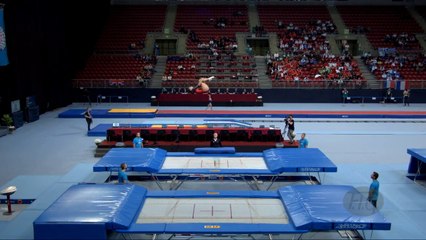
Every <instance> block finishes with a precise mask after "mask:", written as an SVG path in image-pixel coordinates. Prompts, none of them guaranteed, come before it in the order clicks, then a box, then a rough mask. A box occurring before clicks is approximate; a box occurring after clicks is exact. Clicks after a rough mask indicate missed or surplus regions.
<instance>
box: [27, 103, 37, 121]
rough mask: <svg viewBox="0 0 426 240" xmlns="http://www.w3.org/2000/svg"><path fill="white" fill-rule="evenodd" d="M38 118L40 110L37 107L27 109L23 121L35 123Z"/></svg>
mask: <svg viewBox="0 0 426 240" xmlns="http://www.w3.org/2000/svg"><path fill="white" fill-rule="evenodd" d="M39 118H40V110H39V107H38V106H37V105H36V106H33V107H29V108H27V110H26V114H25V121H27V122H34V121H37V120H38V119H39Z"/></svg>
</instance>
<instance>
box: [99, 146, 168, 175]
mask: <svg viewBox="0 0 426 240" xmlns="http://www.w3.org/2000/svg"><path fill="white" fill-rule="evenodd" d="M166 154H167V151H166V150H163V149H160V148H113V149H111V150H109V151H108V152H107V154H105V156H103V157H102V158H101V160H99V161H98V162H97V163H96V164H95V165H94V166H93V171H94V172H105V171H118V170H119V169H120V165H121V163H126V164H127V171H129V172H133V171H134V172H154V173H155V172H158V170H159V169H160V168H161V166H162V165H163V162H164V160H165V158H166Z"/></svg>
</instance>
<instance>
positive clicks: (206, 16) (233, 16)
mask: <svg viewBox="0 0 426 240" xmlns="http://www.w3.org/2000/svg"><path fill="white" fill-rule="evenodd" d="M220 23H223V24H224V25H223V26H218V24H220ZM182 28H183V29H185V30H186V31H188V30H190V31H193V32H195V34H196V36H197V38H198V40H199V41H201V42H204V43H208V42H209V41H210V38H218V37H221V36H224V37H228V38H235V33H236V32H248V31H249V29H248V16H247V7H246V6H244V5H240V6H239V5H232V6H231V5H226V6H225V5H224V6H221V5H196V6H191V5H179V6H178V10H177V15H176V21H175V29H174V30H175V32H179V31H180V30H182ZM197 44H198V42H195V41H190V40H188V46H187V48H188V50H190V51H191V52H193V53H196V51H197Z"/></svg>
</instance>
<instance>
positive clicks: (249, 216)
mask: <svg viewBox="0 0 426 240" xmlns="http://www.w3.org/2000/svg"><path fill="white" fill-rule="evenodd" d="M354 192H357V190H356V189H355V188H353V187H351V186H334V185H299V186H288V187H284V188H280V189H279V190H278V191H214V192H209V191H147V190H146V189H145V188H143V187H140V186H136V185H133V184H124V185H117V184H114V185H112V184H80V185H74V186H71V187H70V188H69V189H68V190H67V191H66V192H65V193H64V194H62V195H61V196H60V197H59V198H58V199H57V200H56V201H55V202H54V203H52V205H51V206H50V207H49V208H47V209H46V210H45V211H44V212H43V213H42V214H41V215H40V216H39V217H38V218H37V219H36V220H35V221H34V223H33V226H34V239H36V240H40V239H57V240H61V239H107V237H108V235H107V233H109V232H116V233H120V234H123V235H127V234H152V235H153V239H154V238H155V236H156V235H157V234H171V235H172V236H174V235H176V234H212V235H220V236H223V235H226V234H266V235H269V237H270V238H271V239H272V237H273V236H272V234H295V235H299V237H301V234H304V233H307V232H312V231H337V230H390V228H391V223H389V222H388V221H387V220H386V219H385V218H384V217H383V216H382V215H381V214H380V212H378V210H377V209H375V208H374V207H372V205H371V204H370V203H369V202H368V201H367V199H366V198H365V197H364V198H351V200H352V202H351V203H352V205H354V206H359V205H360V204H361V205H363V206H367V208H368V206H369V207H370V208H369V209H371V212H369V214H357V213H356V212H354V211H352V205H351V206H348V205H347V201H346V200H347V198H345V196H346V195H348V193H351V194H352V193H354ZM358 193H359V192H358ZM345 199H346V200H345Z"/></svg>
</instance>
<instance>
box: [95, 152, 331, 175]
mask: <svg viewBox="0 0 426 240" xmlns="http://www.w3.org/2000/svg"><path fill="white" fill-rule="evenodd" d="M209 149H211V148H204V149H203V150H209ZM212 150H213V152H205V151H203V152H202V153H200V154H198V153H197V152H194V153H191V152H180V153H168V152H166V151H165V150H162V149H158V148H142V149H135V148H113V149H111V150H110V151H109V152H108V153H107V154H105V156H104V157H102V158H101V159H100V160H99V161H98V162H97V163H96V164H95V165H94V167H93V171H94V172H104V171H117V170H118V169H119V167H120V164H121V163H123V162H125V163H126V164H127V166H128V169H127V170H128V171H134V172H149V173H159V174H261V175H276V174H281V173H284V172H337V167H336V165H334V163H333V162H332V161H331V160H330V159H329V158H327V157H326V156H325V155H324V154H323V153H322V152H321V151H320V150H319V149H316V148H308V149H306V148H294V149H293V148H284V149H282V148H272V149H269V150H266V151H264V152H263V153H235V152H234V151H235V150H234V151H231V150H232V149H230V148H224V150H225V151H226V153H225V152H224V151H222V150H221V148H214V149H212ZM218 152H220V153H218ZM168 156H170V157H182V159H184V158H183V157H186V156H189V157H194V156H202V157H208V156H211V157H213V158H214V157H230V158H232V157H263V158H264V160H265V164H266V165H267V166H268V169H220V168H203V169H201V168H196V169H161V167H162V165H163V163H164V161H165V160H166V157H168Z"/></svg>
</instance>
